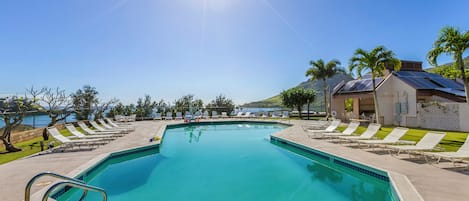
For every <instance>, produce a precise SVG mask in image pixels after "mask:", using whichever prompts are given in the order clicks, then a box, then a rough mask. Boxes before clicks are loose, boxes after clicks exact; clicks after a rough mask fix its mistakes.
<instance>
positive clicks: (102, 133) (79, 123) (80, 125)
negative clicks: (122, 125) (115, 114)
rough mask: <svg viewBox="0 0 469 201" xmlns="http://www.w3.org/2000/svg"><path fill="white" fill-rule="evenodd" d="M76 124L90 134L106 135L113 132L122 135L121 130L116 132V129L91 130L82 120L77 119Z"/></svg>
mask: <svg viewBox="0 0 469 201" xmlns="http://www.w3.org/2000/svg"><path fill="white" fill-rule="evenodd" d="M77 124H78V126H79V127H80V128H81V129H83V130H84V131H85V132H86V133H87V134H90V135H107V134H114V135H117V134H118V135H124V133H121V132H117V131H106V132H103V131H98V130H91V129H90V128H89V127H88V126H87V125H86V124H85V123H84V122H82V121H79V122H78V123H77Z"/></svg>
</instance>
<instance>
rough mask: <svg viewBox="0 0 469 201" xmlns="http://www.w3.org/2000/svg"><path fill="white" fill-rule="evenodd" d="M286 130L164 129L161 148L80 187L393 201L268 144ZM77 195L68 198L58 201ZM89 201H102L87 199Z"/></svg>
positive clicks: (327, 166)
mask: <svg viewBox="0 0 469 201" xmlns="http://www.w3.org/2000/svg"><path fill="white" fill-rule="evenodd" d="M285 127H286V126H285V125H282V124H274V123H252V122H251V123H249V122H234V123H223V124H191V125H182V126H172V127H168V128H167V129H166V131H165V134H164V140H163V142H162V144H161V146H160V147H159V148H148V149H146V150H144V151H137V152H133V153H132V152H131V153H125V154H120V155H115V156H113V157H111V158H109V159H107V160H105V161H103V162H102V163H101V164H99V165H98V166H96V167H95V168H93V169H91V170H89V171H87V173H86V174H83V175H85V176H83V177H84V178H83V179H84V180H85V181H86V182H87V183H89V184H91V185H94V186H98V187H101V188H104V189H105V190H106V191H107V193H108V196H109V200H111V201H115V200H117V201H120V200H165V201H167V200H201V201H209V200H223V201H225V200H227V201H230V200H246V201H249V200H278V201H284V200H337V201H341V200H370V201H371V200H373V201H374V200H383V201H388V200H389V201H391V200H396V198H394V196H393V193H392V192H393V191H392V187H391V185H390V184H389V181H388V180H387V178H385V177H383V176H382V175H379V176H376V175H373V174H365V173H363V172H361V171H355V170H352V169H353V168H352V169H351V168H348V167H347V166H346V165H340V164H337V163H333V162H331V160H329V159H327V158H325V157H323V156H321V155H318V154H314V153H311V152H308V151H305V150H303V149H299V148H296V147H294V146H290V145H288V144H284V143H279V142H276V141H271V140H270V139H269V136H270V135H271V134H273V133H275V132H278V131H280V130H282V129H284V128H285ZM370 175H371V176H370ZM57 195H58V194H57ZM79 195H81V194H80V193H79V192H77V191H68V192H66V193H65V194H63V195H61V196H59V197H58V200H76V199H77V198H78V197H79ZM86 200H101V197H100V195H99V194H95V193H91V192H90V193H89V195H88V196H87V199H86Z"/></svg>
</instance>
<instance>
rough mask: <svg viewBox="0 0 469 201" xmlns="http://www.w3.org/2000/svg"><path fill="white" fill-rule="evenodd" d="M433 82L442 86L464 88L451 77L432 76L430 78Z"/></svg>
mask: <svg viewBox="0 0 469 201" xmlns="http://www.w3.org/2000/svg"><path fill="white" fill-rule="evenodd" d="M430 79H431V80H433V81H434V82H436V83H438V84H439V85H441V86H442V87H444V88H451V89H458V90H464V85H462V84H459V83H457V82H456V81H453V80H451V79H446V78H435V77H432V78H430Z"/></svg>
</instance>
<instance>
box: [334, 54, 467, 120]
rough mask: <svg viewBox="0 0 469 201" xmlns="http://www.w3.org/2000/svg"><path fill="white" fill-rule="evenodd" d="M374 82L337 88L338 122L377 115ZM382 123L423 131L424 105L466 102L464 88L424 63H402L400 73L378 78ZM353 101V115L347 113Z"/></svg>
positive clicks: (388, 71)
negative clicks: (430, 70)
mask: <svg viewBox="0 0 469 201" xmlns="http://www.w3.org/2000/svg"><path fill="white" fill-rule="evenodd" d="M371 81H372V80H371V78H362V79H357V80H352V81H349V82H346V83H345V82H344V83H341V84H339V85H337V86H336V87H335V88H334V91H333V95H332V101H331V102H332V103H331V108H332V110H333V111H336V114H337V115H336V118H340V119H343V120H348V119H349V118H360V117H361V115H362V114H364V115H365V116H367V117H370V115H372V114H374V101H373V95H372V88H373V87H372V82H371ZM375 81H376V93H377V97H378V103H379V111H380V117H379V118H380V120H381V121H380V122H381V123H382V124H384V125H396V126H407V127H420V125H421V124H422V118H424V117H420V116H419V114H418V113H419V110H421V108H422V107H423V106H422V104H424V105H425V104H428V103H432V102H438V103H458V102H465V93H464V86H463V85H462V84H460V83H458V82H456V81H453V80H451V79H447V78H443V77H442V76H440V75H437V74H433V73H428V72H425V71H423V70H422V62H414V61H402V67H401V70H400V71H397V72H394V71H393V69H392V68H388V70H387V72H386V73H385V76H384V77H383V78H376V79H375ZM348 98H351V99H353V111H352V112H351V113H350V112H349V113H347V112H346V111H345V104H344V103H345V100H346V99H348Z"/></svg>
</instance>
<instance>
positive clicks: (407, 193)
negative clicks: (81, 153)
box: [31, 119, 424, 201]
mask: <svg viewBox="0 0 469 201" xmlns="http://www.w3.org/2000/svg"><path fill="white" fill-rule="evenodd" d="M203 122H208V123H211V122H258V123H266V122H269V123H278V124H284V125H289V126H290V127H289V128H291V127H294V126H295V124H294V123H293V124H292V123H291V122H290V121H288V123H287V122H286V121H285V120H283V121H282V120H268V119H266V120H258V119H257V120H255V119H242V120H239V119H219V120H209V121H203ZM194 124H197V122H195V123H194ZM173 125H187V123H184V122H181V121H168V122H164V121H163V125H162V126H160V128H159V129H158V130H157V131H156V132H155V135H154V136H159V137H160V138H161V140H163V138H164V133H165V130H166V128H167V127H168V126H173ZM287 129H288V128H286V129H283V130H281V131H279V132H276V133H273V134H271V138H272V137H275V138H279V139H283V140H286V141H288V142H290V143H295V144H297V143H296V142H294V141H292V140H289V139H286V138H282V137H281V136H277V134H278V133H280V132H282V131H285V130H287ZM161 140H158V141H154V142H153V144H146V145H139V146H134V147H130V148H126V149H121V150H117V151H113V152H109V153H103V154H100V155H97V156H96V157H94V158H92V159H91V160H89V161H87V162H86V163H84V164H82V165H80V166H79V167H78V168H75V169H73V170H72V171H70V172H69V173H67V174H65V176H68V177H72V178H77V177H79V176H80V175H82V174H84V173H86V171H87V170H90V169H92V168H94V167H96V166H97V165H99V164H100V163H101V162H103V161H105V160H106V159H107V158H109V157H111V156H112V155H113V154H116V153H121V152H126V151H133V150H138V149H142V148H143V149H144V148H146V147H148V146H159V145H160V144H161ZM299 145H300V144H299ZM302 146H304V147H308V148H310V149H313V150H316V151H321V152H324V153H327V154H329V155H332V156H334V157H337V158H341V159H343V160H347V161H351V162H354V163H357V164H361V165H364V166H368V167H370V168H373V169H376V170H380V171H383V172H386V173H388V178H389V181H390V184H391V185H392V187H393V190H394V191H395V193H396V194H397V196H398V197H399V199H400V201H409V200H411V201H414V200H415V201H417V200H421V201H423V200H424V199H423V198H422V196H421V195H420V194H419V193H418V191H417V190H416V188H415V187H414V186H413V185H412V183H411V182H410V180H409V179H408V178H407V176H405V175H403V174H400V173H396V172H393V171H389V170H384V169H382V168H378V167H375V166H373V165H371V164H366V163H364V162H357V161H355V160H351V159H349V158H343V157H341V156H337V155H335V154H333V153H330V152H328V151H325V150H321V149H320V148H318V147H309V146H307V145H302ZM56 182H57V181H56ZM56 182H53V183H51V184H49V185H47V186H45V187H44V188H42V189H40V190H38V191H37V192H35V193H33V194H32V196H31V200H40V198H41V197H42V195H44V193H45V191H47V189H48V188H50V187H51V186H52V185H54V184H55V183H56ZM49 199H51V200H53V199H52V198H49Z"/></svg>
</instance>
